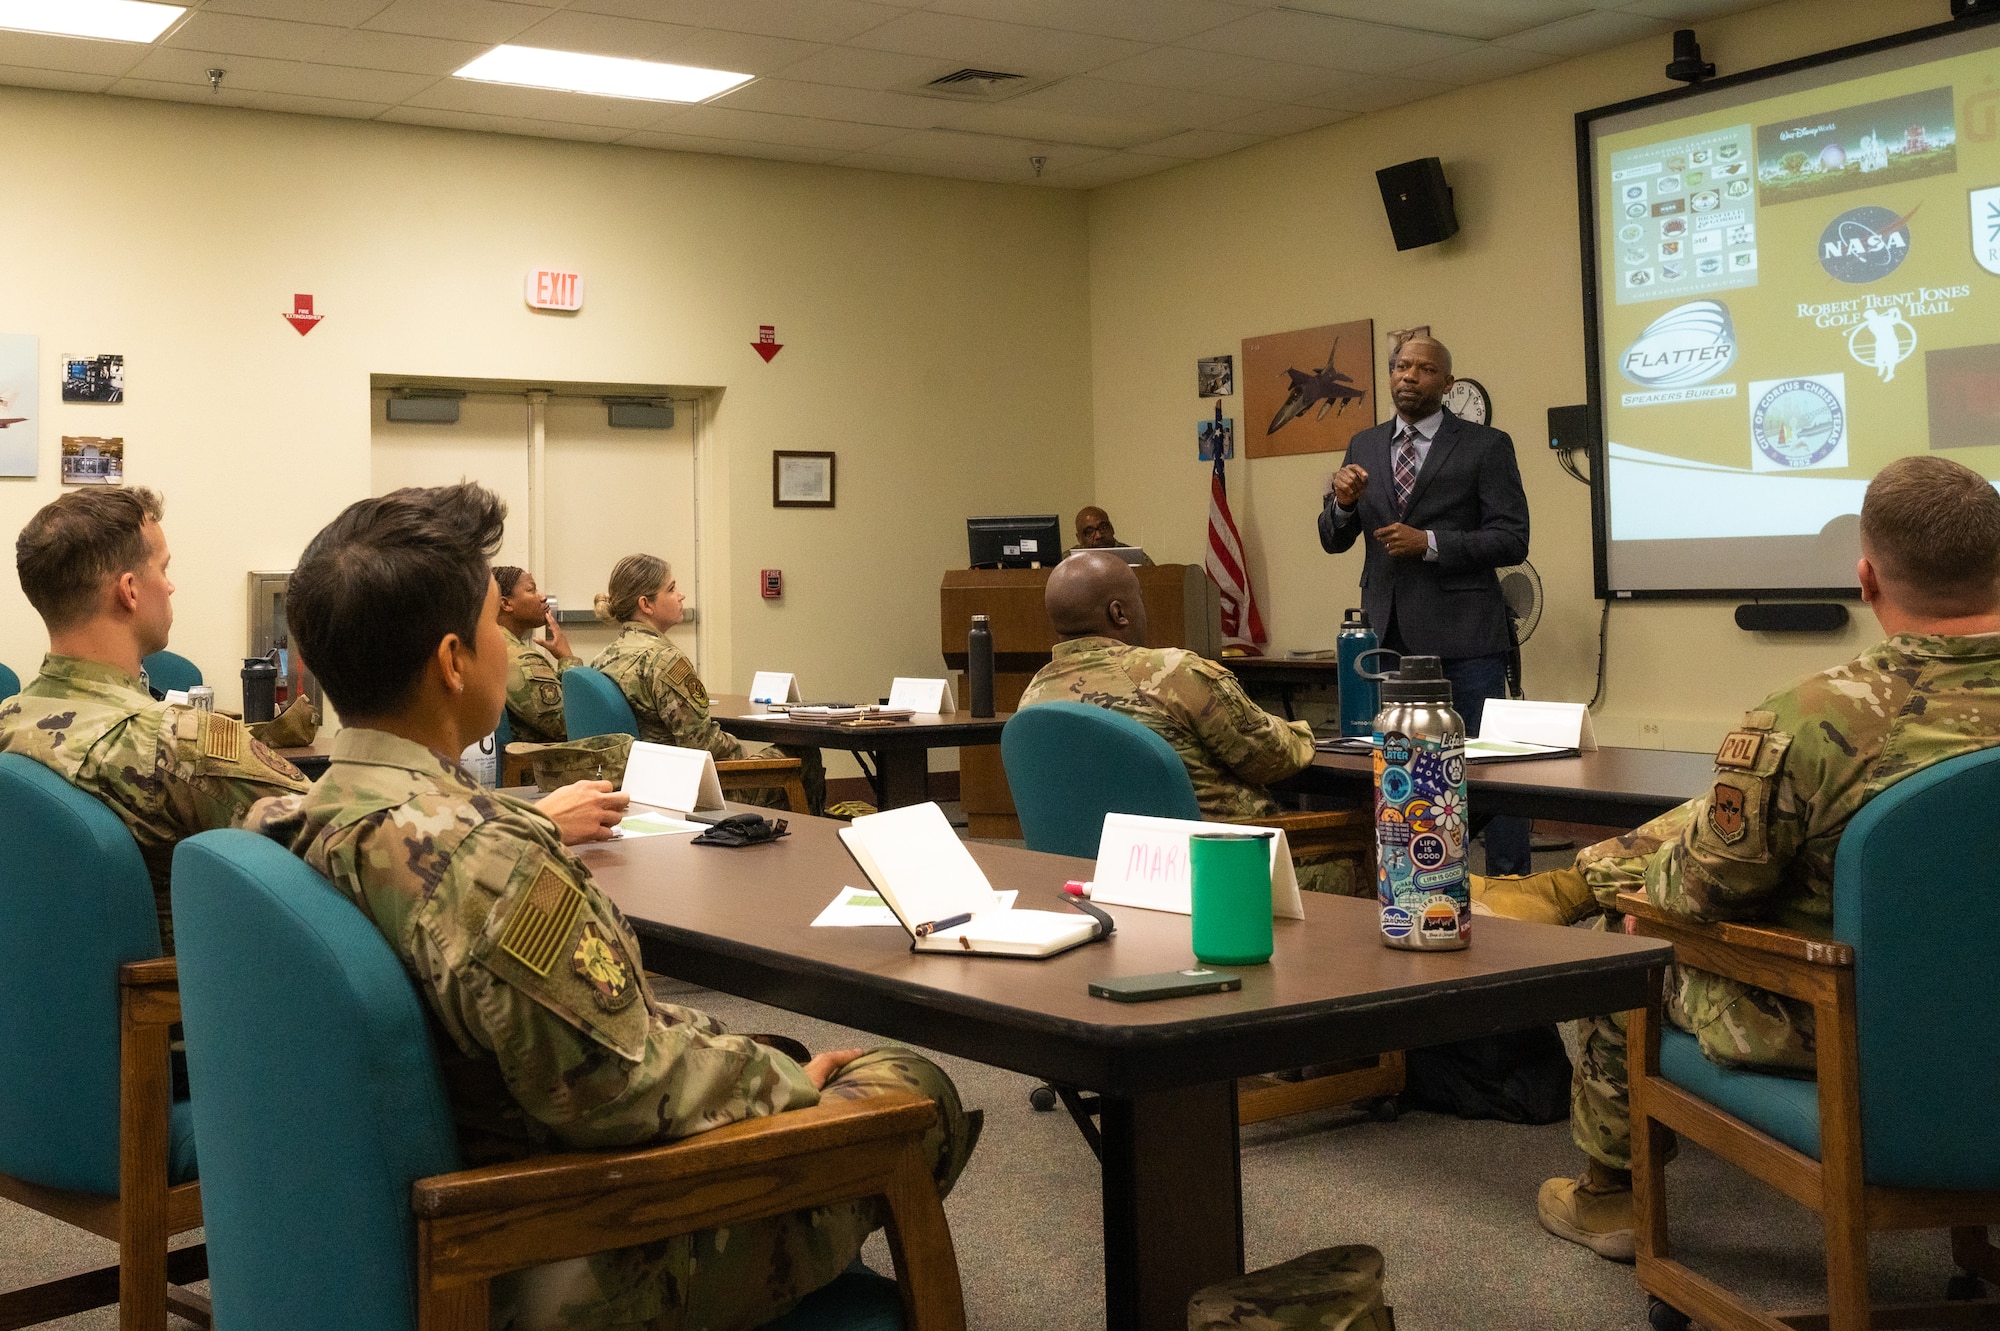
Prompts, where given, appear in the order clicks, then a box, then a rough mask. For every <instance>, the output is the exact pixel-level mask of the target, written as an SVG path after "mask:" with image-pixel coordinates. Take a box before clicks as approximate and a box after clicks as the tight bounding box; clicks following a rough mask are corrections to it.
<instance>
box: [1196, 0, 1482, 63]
mask: <svg viewBox="0 0 2000 1331" xmlns="http://www.w3.org/2000/svg"><path fill="white" fill-rule="evenodd" d="M1183 45H1187V46H1194V47H1198V48H1200V49H1202V50H1206V51H1228V52H1231V53H1233V54H1235V55H1247V56H1261V57H1263V58H1264V59H1266V60H1289V61H1294V62H1296V63H1299V64H1305V65H1320V66H1323V67H1325V68H1327V69H1347V70H1356V71H1370V72H1381V73H1391V72H1394V71H1396V70H1400V69H1403V68H1405V67H1406V66H1409V65H1415V64H1420V63H1422V62H1424V61H1427V60H1442V59H1443V58H1444V57H1445V56H1448V55H1456V54H1457V53H1458V52H1460V51H1469V50H1471V49H1472V48H1473V47H1474V46H1476V45H1477V43H1476V42H1474V41H1473V40H1472V39H1471V38H1469V37H1454V36H1451V35H1450V34H1448V33H1434V32H1417V31H1415V30H1414V29H1411V28H1393V27H1389V26H1388V25H1386V24H1381V23H1360V22H1356V21H1355V20H1353V19H1345V18H1334V17H1332V16H1330V15H1325V14H1307V13H1301V12H1299V11H1298V10H1291V9H1270V10H1265V11H1264V12H1262V13H1258V14H1252V15H1250V16H1249V17H1248V18H1243V19H1238V20H1237V21H1236V22H1234V23H1229V24H1225V25H1223V26H1222V27H1220V28H1214V29H1211V30H1210V31H1208V32H1204V33H1200V34H1198V35H1196V36H1193V37H1189V38H1187V39H1186V41H1185V42H1184V43H1183Z"/></svg>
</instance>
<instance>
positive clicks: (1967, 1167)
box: [1619, 748, 2000, 1331]
mask: <svg viewBox="0 0 2000 1331" xmlns="http://www.w3.org/2000/svg"><path fill="white" fill-rule="evenodd" d="M1995 807H2000V748H1991V749H1987V750H1985V751H1983V752H1981V753H1975V754H1969V755H1966V756H1964V757H1960V758H1955V759H1952V760H1950V761H1948V762H1942V763H1938V764H1935V765H1934V766H1932V767H1929V768H1926V769H1925V770H1924V771H1921V772H1919V773H1917V774H1916V775H1915V776H1911V777H1907V778H1905V779H1904V780H1902V781H1899V782H1897V783H1896V784H1895V785H1893V786H1891V787H1890V788H1889V789H1888V790H1887V791H1885V792H1884V793H1883V794H1881V795H1879V796H1877V797H1876V798H1874V799H1872V800H1870V801H1869V802H1868V803H1867V804H1866V805H1865V806H1863V808H1862V810H1861V812H1860V813H1859V814H1857V815H1856V816H1855V818H1854V820H1853V821H1852V822H1851V823H1849V824H1848V825H1847V830H1846V831H1845V833H1843V834H1842V836H1841V839H1840V850H1839V853H1838V855H1837V856H1836V858H1835V861H1834V887H1833V935H1834V941H1832V942H1824V941H1818V940H1814V939H1809V938H1806V937H1804V936H1802V935H1799V934H1795V933H1791V932H1788V931H1785V930H1782V929H1777V928H1770V927H1764V926H1754V925H1739V924H1695V923H1692V922H1690V921H1687V920H1684V919H1680V918H1678V917H1675V916H1670V915H1667V914H1665V913H1664V912H1662V911H1659V910H1657V909H1655V908H1654V907H1653V906H1651V905H1650V904H1649V903H1648V902H1647V900H1646V898H1645V895H1644V894H1643V893H1628V894H1626V895H1624V896H1622V897H1620V899H1619V900H1620V904H1621V906H1622V907H1623V908H1625V909H1626V910H1627V911H1628V912H1629V913H1630V914H1632V915H1634V916H1636V917H1637V919H1638V923H1637V926H1636V927H1637V928H1638V930H1639V932H1641V933H1643V934H1648V935H1651V936H1653V937H1657V938H1665V939H1668V940H1670V941H1672V942H1673V944H1674V951H1675V954H1676V956H1677V957H1678V958H1679V959H1680V960H1682V961H1683V962H1685V963H1687V964H1689V965H1692V966H1698V967H1700V968H1701V969H1703V970H1708V971H1714V972H1717V973H1720V974H1724V975H1733V976H1736V977H1737V978H1739V979H1742V980H1744V981H1745V982H1746V983H1750V984H1754V985H1757V986H1758V987H1759V988H1763V989H1768V990H1775V991H1777V992H1779V993H1783V994H1788V995H1790V996H1791V997H1793V998H1796V999H1799V1000H1800V1001H1802V1002H1808V1003H1811V1004H1812V1005H1813V1010H1814V1016H1815V1021H1816V1029H1815V1033H1816V1037H1817V1044H1818V1054H1819V1079H1818V1081H1817V1082H1816V1083H1815V1082H1811V1081H1801V1080H1797V1079H1794V1078H1789V1077H1779V1076H1770V1075H1766V1074H1763V1073H1757V1072H1747V1071H1732V1070H1728V1069H1724V1068H1721V1067H1718V1066H1717V1065H1715V1064H1713V1063H1710V1062H1709V1061H1708V1060H1707V1059H1706V1058H1704V1057H1703V1056H1702V1053H1701V1050H1700V1047H1699V1046H1698V1045H1697V1043H1696V1041H1695V1038H1694V1037H1693V1036H1692V1035H1689V1034H1687V1033H1686V1032H1684V1031H1681V1030H1678V1029H1676V1028H1674V1027H1673V1026H1671V1025H1668V1024H1667V1023H1665V1022H1664V1021H1663V1020H1662V1018H1661V1016H1660V1007H1659V995H1658V993H1657V992H1656V993H1655V995H1654V1001H1653V1004H1652V1005H1651V1006H1650V1007H1649V1008H1647V1009H1644V1010H1641V1011H1640V1012H1636V1013H1634V1014H1633V1023H1632V1026H1631V1028H1630V1032H1629V1038H1630V1042H1631V1048H1632V1049H1633V1050H1634V1051H1635V1054H1636V1055H1637V1056H1635V1057H1634V1058H1633V1059H1632V1061H1631V1066H1632V1153H1633V1160H1632V1164H1633V1177H1634V1184H1635V1188H1636V1197H1635V1201H1636V1203H1637V1210H1638V1234H1637V1237H1638V1275H1639V1283H1640V1285H1641V1286H1643V1287H1644V1288H1645V1289H1646V1291H1647V1292H1648V1293H1649V1294H1650V1295H1652V1296H1653V1298H1654V1306H1653V1310H1652V1316H1653V1321H1654V1325H1655V1326H1660V1327H1680V1326H1685V1325H1686V1322H1687V1317H1688V1316H1692V1317H1694V1318H1696V1319H1698V1320H1700V1321H1701V1322H1703V1323H1705V1324H1708V1325H1713V1326H1749V1325H1752V1324H1753V1322H1754V1324H1755V1325H1758V1326H1763V1325H1766V1324H1768V1323H1767V1321H1766V1320H1765V1319H1764V1317H1763V1316H1762V1315H1761V1314H1758V1313H1754V1312H1752V1311H1750V1310H1749V1309H1747V1308H1746V1307H1744V1305H1743V1304H1742V1303H1741V1302H1740V1301H1739V1300H1737V1299H1735V1298H1734V1297H1733V1296H1731V1295H1730V1294H1729V1293H1728V1292H1727V1291H1725V1290H1723V1289H1722V1288H1721V1287H1720V1286H1718V1285H1715V1284H1713V1283H1711V1282H1710V1281H1708V1280H1705V1279H1703V1278H1702V1277H1700V1276H1698V1275H1695V1274H1694V1273H1693V1272H1692V1271H1690V1270H1689V1269H1688V1268H1687V1267H1685V1266H1683V1265H1682V1264H1681V1263H1679V1262H1677V1261H1675V1260H1673V1258H1672V1256H1671V1255H1670V1248H1669V1245H1668V1241H1667V1225H1666V1148H1667V1145H1668V1143H1669V1140H1670V1133H1671V1132H1681V1133H1685V1134H1686V1135H1687V1136H1689V1137H1691V1138H1692V1139H1694V1140H1695V1141H1697V1142H1699V1143H1701V1144H1702V1145H1703V1146H1706V1147H1708V1148H1709V1149H1710V1150H1712V1151H1714V1152H1715V1153H1716V1154H1718V1155H1720V1156H1722V1157H1723V1158H1724V1159H1727V1160H1729V1161H1731V1162H1732V1163H1734V1164H1736V1165H1737V1166H1739V1167H1740V1168H1742V1169H1745V1170H1748V1171H1749V1172H1750V1173H1752V1174H1754V1175H1756V1176H1757V1177H1758V1178H1760V1179H1762V1180H1764V1181H1765V1182H1766V1183H1769V1184H1771V1185H1772V1186H1773V1187H1776V1188H1777V1189H1779V1190H1780V1191H1782V1192H1785V1193H1787V1194H1789V1195H1790V1196H1791V1197H1792V1198H1793V1199H1794V1200H1796V1201H1798V1202H1801V1203H1803V1204H1804V1205H1806V1206H1810V1207H1812V1208H1813V1209H1815V1210H1817V1211H1818V1212H1819V1213H1820V1217H1821V1220H1822V1222H1823V1224H1824V1229H1825V1235H1826V1268H1827V1300H1828V1318H1827V1320H1824V1321H1821V1322H1820V1323H1819V1324H1820V1325H1822V1326H1827V1327H1828V1328H1829V1331H1861V1328H1864V1327H1866V1326H1868V1325H1869V1296H1868V1235H1869V1232H1870V1231H1871V1230H1890V1229H1932V1228H1949V1229H1951V1231H1952V1256H1953V1258H1954V1260H1955V1261H1956V1262H1957V1264H1958V1266H1959V1268H1960V1270H1961V1272H1963V1274H1961V1275H1960V1276H1959V1277H1957V1278H1956V1279H1954V1280H1953V1282H1952V1286H1951V1289H1950V1290H1949V1291H1948V1297H1950V1298H1953V1299H1969V1298H1972V1297H1974V1296H1976V1295H1977V1294H1979V1293H1980V1289H1981V1287H1980V1282H1981V1279H1982V1278H1983V1279H1984V1280H1988V1281H2000V1250H1996V1249H1995V1248H1994V1247H1993V1246H1992V1245H1991V1244H1990V1243H1989V1242H1988V1241H1987V1236H1986V1228H1985V1227H1986V1226H1987V1225H1988V1224H1992V1223H2000V1112H1996V1109H1995V1106H1996V1105H2000V957H1997V956H1996V955H1995V953H1994V950H1993V947H1992V940H1991V938H1990V936H1988V934H1987V933H1986V930H1985V929H1984V927H1983V925H1984V924H1986V923H1988V922H1990V920H1991V918H1992V914H1993V907H1994V904H1995V896H1994V889H1995V886H1996V884H2000V819H1994V818H1992V817H1990V816H1987V813H1986V811H1987V810H1990V809H1993V808H1995ZM1945 827H1949V828H1950V834H1949V835H1940V831H1941V829H1943V828H1945ZM1957 912H1964V913H1965V918H1963V919H1961V918H1959V917H1958V915H1957V914H1956V913H1957ZM1938 1307H1939V1309H1944V1308H1950V1307H1952V1305H1951V1304H1943V1305H1939V1306H1938ZM1933 1311H1936V1310H1933ZM1955 1311H1956V1312H1957V1313H1958V1314H1965V1313H1967V1312H1969V1311H1971V1310H1969V1309H1966V1308H1964V1307H1963V1306H1962V1304H1961V1305H1960V1306H1958V1307H1957V1308H1956V1309H1955ZM1985 1311H1986V1313H1987V1315H1988V1321H1987V1322H1986V1323H1985V1324H1989V1325H1990V1324H1993V1323H1994V1322H2000V1303H1996V1304H1994V1305H1993V1306H1990V1307H1988V1308H1987V1309H1986V1310H1985ZM1923 1312H1924V1310H1921V1309H1902V1308H1899V1309H1898V1315H1899V1317H1901V1318H1902V1320H1898V1321H1896V1322H1894V1323H1892V1324H1893V1325H1897V1326H1931V1325H1943V1324H1945V1321H1946V1320H1949V1321H1950V1324H1951V1325H1963V1324H1965V1323H1964V1322H1963V1321H1962V1320H1960V1318H1959V1317H1950V1318H1949V1319H1946V1318H1940V1320H1938V1321H1935V1322H1933V1321H1931V1320H1927V1318H1926V1317H1925V1316H1924V1315H1923Z"/></svg>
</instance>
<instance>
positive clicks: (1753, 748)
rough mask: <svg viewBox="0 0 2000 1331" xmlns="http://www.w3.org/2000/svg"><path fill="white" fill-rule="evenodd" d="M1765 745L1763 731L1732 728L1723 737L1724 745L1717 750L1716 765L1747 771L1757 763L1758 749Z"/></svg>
mask: <svg viewBox="0 0 2000 1331" xmlns="http://www.w3.org/2000/svg"><path fill="white" fill-rule="evenodd" d="M1763 746H1764V736H1763V735H1762V734H1761V733H1759V732H1757V731H1755V730H1732V731H1730V732H1729V734H1727V735H1725V736H1724V737H1723V740H1722V747H1721V748H1719V749H1717V750H1716V751H1715V765H1716V766H1717V767H1729V768H1734V769H1735V770H1736V771H1739V772H1747V771H1749V770H1750V769H1751V768H1753V767H1755V766H1756V765H1757V750H1758V749H1760V748H1762V747H1763Z"/></svg>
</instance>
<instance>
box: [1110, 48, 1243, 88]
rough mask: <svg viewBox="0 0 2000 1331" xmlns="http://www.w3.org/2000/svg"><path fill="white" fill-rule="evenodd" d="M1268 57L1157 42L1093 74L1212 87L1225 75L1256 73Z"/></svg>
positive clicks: (1125, 80)
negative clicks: (1159, 43)
mask: <svg viewBox="0 0 2000 1331" xmlns="http://www.w3.org/2000/svg"><path fill="white" fill-rule="evenodd" d="M1269 63H1270V62H1269V61H1265V60H1253V59H1251V58H1250V57H1248V56H1240V55H1229V54H1227V53H1226V52H1222V51H1197V50H1194V49H1192V48H1190V47H1186V46H1156V47H1154V48H1153V49H1152V50H1150V51H1144V52H1141V53H1140V54H1138V55H1135V56H1128V57H1126V58H1125V59H1123V60H1114V61H1113V62H1111V63H1110V64H1108V65H1102V66H1100V67H1098V68H1096V69H1093V70H1092V71H1091V77H1092V78H1099V79H1113V80H1116V81H1117V82H1119V83H1139V84H1144V85H1145V86H1147V87H1149V88H1208V89H1213V88H1214V87H1215V86H1216V85H1217V84H1218V83H1221V82H1222V81H1224V80H1226V79H1234V78H1237V77H1239V76H1242V75H1246V74H1254V73H1256V72H1257V71H1258V70H1260V69H1263V68H1265V67H1266V66H1268V65H1269Z"/></svg>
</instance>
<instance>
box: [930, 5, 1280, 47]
mask: <svg viewBox="0 0 2000 1331" xmlns="http://www.w3.org/2000/svg"><path fill="white" fill-rule="evenodd" d="M927 8H929V9H932V10H935V11H937V12H939V13H944V14H961V15H964V16H965V17H967V18H981V19H994V20H997V21H1000V22H1004V23H1025V24H1027V25H1029V26H1031V27H1038V28H1056V29H1059V30H1061V31H1063V32H1084V33H1090V34H1093V35H1095V36H1099V37H1124V38H1127V39H1129V40H1131V41H1135V42H1171V41H1178V40H1179V39H1181V38H1182V37H1186V36H1188V35H1190V34H1192V33H1197V32H1205V31H1207V30H1208V29H1209V28H1214V27H1219V26H1221V25H1222V24H1224V23H1228V22H1231V21H1233V20H1235V19H1239V18H1242V17H1243V16H1244V15H1245V14H1248V13H1251V12H1252V8H1253V7H1252V6H1249V5H1241V4H1226V3H1222V2H1221V0H1090V3H1088V4H1078V3H1077V0H931V3H930V4H929V5H928V6H927Z"/></svg>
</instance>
